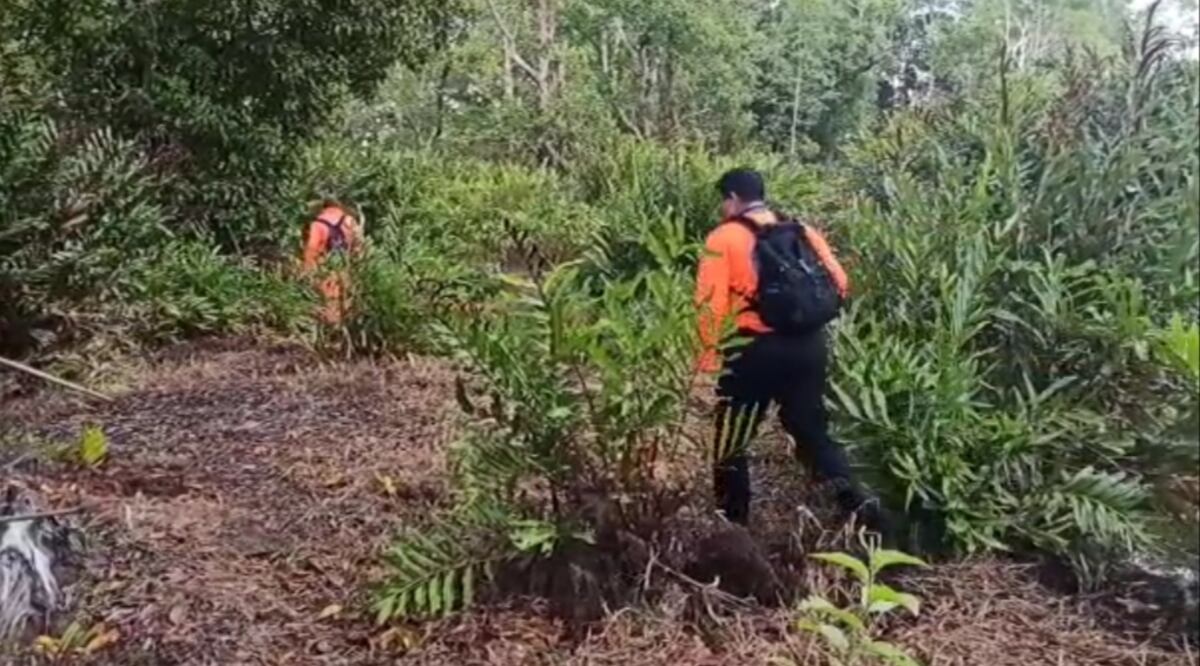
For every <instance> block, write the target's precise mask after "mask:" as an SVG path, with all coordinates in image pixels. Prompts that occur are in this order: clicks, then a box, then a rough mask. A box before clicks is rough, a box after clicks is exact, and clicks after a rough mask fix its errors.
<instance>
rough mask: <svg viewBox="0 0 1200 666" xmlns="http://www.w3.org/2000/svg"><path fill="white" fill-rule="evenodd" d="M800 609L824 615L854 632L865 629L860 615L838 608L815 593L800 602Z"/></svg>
mask: <svg viewBox="0 0 1200 666" xmlns="http://www.w3.org/2000/svg"><path fill="white" fill-rule="evenodd" d="M800 610H801V611H804V612H806V613H811V614H813V615H826V616H828V617H830V618H833V619H835V620H837V621H839V622H841V623H842V624H844V625H846V626H847V627H850V628H851V629H853V630H854V631H855V632H859V633H861V632H864V631H866V630H867V626H866V624H865V623H864V622H863V621H862V619H861V618H860V617H858V616H857V615H855V614H854V613H851V612H850V611H848V610H844V609H841V608H838V607H837V606H834V605H833V604H831V603H829V601H827V600H825V599H823V598H821V597H819V596H816V595H813V596H810V597H808V598H807V599H805V600H804V601H802V602H800Z"/></svg>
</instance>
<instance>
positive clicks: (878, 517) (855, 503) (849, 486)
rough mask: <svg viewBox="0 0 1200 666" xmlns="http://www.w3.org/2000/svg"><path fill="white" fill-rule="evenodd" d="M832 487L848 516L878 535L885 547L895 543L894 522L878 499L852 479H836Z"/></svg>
mask: <svg viewBox="0 0 1200 666" xmlns="http://www.w3.org/2000/svg"><path fill="white" fill-rule="evenodd" d="M832 485H833V490H834V493H835V496H836V497H837V503H838V506H840V507H841V508H842V510H843V511H845V512H846V514H847V516H850V515H853V516H854V517H855V519H856V521H857V524H858V525H860V526H862V527H864V528H866V529H867V531H868V532H874V533H876V534H878V535H879V538H880V540H881V541H882V542H883V544H884V545H885V546H887V545H891V544H893V543H894V537H895V534H894V533H893V531H894V521H893V520H892V518H891V516H890V515H888V512H887V509H885V508H884V507H883V503H882V502H880V500H879V498H878V497H876V496H875V495H874V494H872V493H870V492H867V491H866V490H865V489H864V488H863V487H862V486H860V485H858V484H856V483H854V482H853V481H851V480H850V479H834V480H833V482H832Z"/></svg>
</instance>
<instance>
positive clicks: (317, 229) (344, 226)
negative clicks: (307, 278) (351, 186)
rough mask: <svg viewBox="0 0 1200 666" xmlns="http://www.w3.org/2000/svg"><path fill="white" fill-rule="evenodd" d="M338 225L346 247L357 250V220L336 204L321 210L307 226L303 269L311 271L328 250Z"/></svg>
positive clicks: (358, 241)
mask: <svg viewBox="0 0 1200 666" xmlns="http://www.w3.org/2000/svg"><path fill="white" fill-rule="evenodd" d="M338 225H340V228H341V231H342V237H343V238H344V239H345V241H346V245H347V249H348V250H351V251H357V250H358V248H359V246H360V239H359V229H358V220H355V219H354V216H353V215H350V214H349V213H347V212H346V211H345V210H343V209H341V208H339V207H337V206H329V207H327V208H325V209H324V210H322V211H321V212H320V214H318V215H317V218H316V219H315V220H313V221H312V224H310V225H309V226H308V237H307V240H306V241H305V243H304V270H305V271H313V270H315V269H316V268H317V266H318V265H320V263H321V260H322V259H324V258H325V256H326V254H328V253H329V251H330V249H331V248H330V247H329V245H330V240H331V239H332V237H333V233H334V232H333V229H332V228H331V227H335V226H338Z"/></svg>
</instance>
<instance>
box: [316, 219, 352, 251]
mask: <svg viewBox="0 0 1200 666" xmlns="http://www.w3.org/2000/svg"><path fill="white" fill-rule="evenodd" d="M317 221H318V222H320V223H321V224H324V225H325V228H326V229H329V240H327V241H326V243H325V250H326V252H328V253H329V254H331V255H332V254H341V253H344V252H345V251H346V249H347V248H348V247H349V243H348V242H347V241H346V230H345V229H343V228H342V223H343V222H345V221H346V216H345V215H343V216H341V217H339V218H338V221H337V222H330V221H329V220H326V219H325V218H323V217H318V218H317Z"/></svg>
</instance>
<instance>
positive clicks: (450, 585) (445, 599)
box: [442, 571, 459, 615]
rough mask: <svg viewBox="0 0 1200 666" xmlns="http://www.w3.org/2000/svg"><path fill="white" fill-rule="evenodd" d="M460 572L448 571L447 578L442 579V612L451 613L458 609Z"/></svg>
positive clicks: (444, 613)
mask: <svg viewBox="0 0 1200 666" xmlns="http://www.w3.org/2000/svg"><path fill="white" fill-rule="evenodd" d="M457 574H458V572H457V571H448V572H446V577H445V580H443V581H442V614H443V615H449V614H450V613H453V612H454V611H455V610H457V605H458V601H459V599H458V586H457V583H458V576H457Z"/></svg>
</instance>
